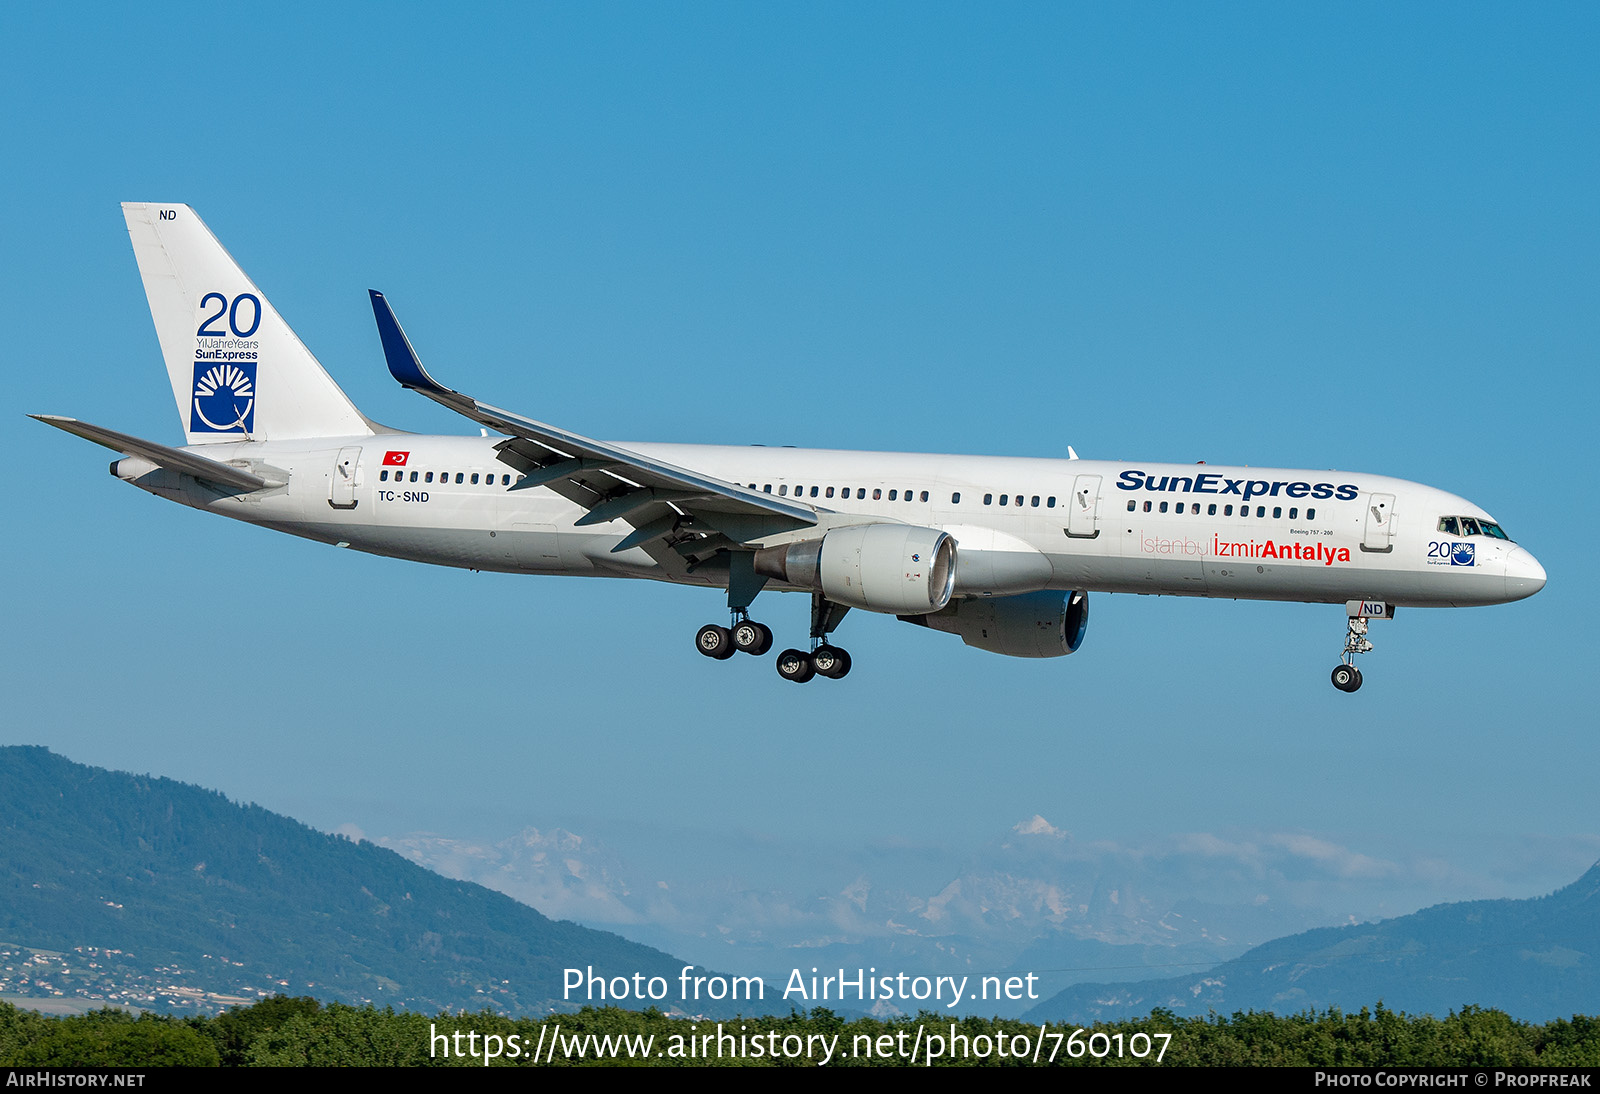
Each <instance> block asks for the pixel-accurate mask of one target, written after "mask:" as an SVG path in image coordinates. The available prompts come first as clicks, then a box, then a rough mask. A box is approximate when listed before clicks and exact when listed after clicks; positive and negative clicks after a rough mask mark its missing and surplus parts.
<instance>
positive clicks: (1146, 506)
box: [1144, 502, 1150, 513]
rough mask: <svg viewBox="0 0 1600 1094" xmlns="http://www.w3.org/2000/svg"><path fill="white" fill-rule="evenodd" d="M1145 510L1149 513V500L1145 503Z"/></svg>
mask: <svg viewBox="0 0 1600 1094" xmlns="http://www.w3.org/2000/svg"><path fill="white" fill-rule="evenodd" d="M1144 511H1145V512H1146V513H1148V512H1149V511H1150V503H1149V502H1145V503H1144Z"/></svg>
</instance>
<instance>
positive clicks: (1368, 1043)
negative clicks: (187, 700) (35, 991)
mask: <svg viewBox="0 0 1600 1094" xmlns="http://www.w3.org/2000/svg"><path fill="white" fill-rule="evenodd" d="M919 1027H920V1028H921V1035H922V1040H921V1043H922V1044H923V1045H924V1046H926V1045H927V1044H928V1043H929V1042H930V1040H931V1039H932V1038H934V1037H937V1038H941V1039H942V1043H943V1044H944V1046H945V1047H944V1049H943V1053H942V1055H941V1056H940V1057H939V1058H937V1059H936V1060H935V1061H934V1062H935V1064H936V1065H937V1066H941V1067H951V1066H955V1067H961V1066H968V1067H1025V1066H1031V1065H1033V1064H1034V1063H1035V1060H1034V1058H1033V1054H1032V1046H1042V1051H1040V1052H1039V1055H1038V1059H1037V1063H1039V1064H1053V1066H1057V1067H1063V1066H1111V1067H1115V1066H1129V1067H1155V1066H1161V1065H1178V1066H1198V1067H1216V1066H1228V1067H1240V1066H1243V1067H1259V1066H1272V1067H1312V1066H1318V1067H1330V1066H1331V1067H1461V1068H1465V1067H1489V1066H1498V1067H1595V1066H1600V1020H1597V1019H1594V1018H1589V1017H1585V1016H1581V1015H1580V1016H1575V1017H1573V1018H1571V1019H1560V1020H1557V1021H1553V1022H1549V1023H1547V1024H1544V1025H1531V1024H1529V1023H1526V1022H1519V1021H1517V1020H1515V1019H1513V1018H1511V1017H1510V1016H1508V1015H1506V1014H1505V1013H1504V1012H1502V1011H1497V1010H1487V1009H1483V1008H1480V1007H1471V1006H1469V1007H1463V1008H1462V1009H1460V1010H1459V1011H1455V1012H1452V1013H1451V1014H1449V1015H1448V1016H1447V1017H1445V1018H1434V1017H1431V1016H1429V1015H1422V1016H1410V1015H1406V1014H1402V1013H1400V1012H1398V1011H1393V1010H1390V1009H1388V1008H1387V1007H1385V1006H1384V1005H1383V1004H1381V1003H1380V1004H1378V1005H1377V1006H1376V1007H1375V1008H1372V1009H1368V1008H1365V1007H1363V1008H1362V1009H1361V1010H1360V1011H1359V1012H1356V1013H1346V1012H1343V1011H1340V1010H1338V1009H1336V1008H1335V1009H1329V1010H1325V1011H1321V1012H1313V1011H1306V1012H1303V1013H1300V1014H1293V1015H1286V1016H1278V1015H1275V1014H1271V1013H1268V1012H1265V1011H1245V1012H1240V1013H1236V1014H1233V1015H1231V1016H1222V1015H1217V1014H1212V1015H1208V1016H1206V1017H1204V1018H1199V1017H1194V1018H1189V1017H1179V1016H1176V1015H1174V1014H1173V1013H1172V1012H1171V1011H1165V1010H1160V1009H1157V1010H1154V1011H1152V1012H1151V1013H1150V1015H1149V1016H1148V1017H1146V1018H1141V1019H1138V1020H1133V1021H1125V1022H1102V1023H1097V1024H1096V1025H1094V1026H1092V1027H1086V1028H1083V1029H1081V1030H1080V1029H1078V1028H1077V1027H1073V1026H1063V1025H1051V1026H1049V1027H1047V1029H1046V1031H1045V1033H1046V1037H1045V1039H1044V1040H1043V1041H1041V1040H1040V1038H1039V1032H1040V1031H1039V1027H1038V1026H1037V1025H1029V1024H1027V1023H1025V1022H1021V1021H1015V1020H1011V1019H999V1018H976V1017H965V1018H952V1017H951V1016H949V1015H943V1014H932V1013H926V1012H924V1013H922V1014H919V1015H916V1016H914V1017H909V1018H896V1019H890V1020H883V1019H877V1018H858V1019H855V1020H853V1021H845V1020H844V1019H842V1018H840V1017H839V1016H837V1015H835V1014H834V1013H832V1012H831V1011H828V1010H826V1009H823V1008H820V1007H819V1008H817V1009H815V1010H812V1011H811V1012H809V1013H801V1012H795V1011H791V1012H790V1013H789V1014H787V1015H783V1016H770V1015H768V1016H759V1017H753V1018H733V1019H730V1020H725V1021H723V1022H722V1023H721V1024H720V1026H719V1023H718V1022H717V1021H716V1020H715V1019H710V1020H708V1019H704V1018H696V1019H689V1018H672V1017H668V1016H667V1015H665V1014H662V1013H661V1012H660V1011H659V1010H655V1009H653V1008H652V1009H649V1010H645V1011H626V1010H620V1009H618V1008H616V1007H599V1008H595V1007H586V1008H584V1009H583V1010H581V1011H579V1012H577V1013H575V1014H561V1015H554V1016H551V1017H549V1018H545V1019H532V1018H520V1019H512V1018H507V1017H505V1016H503V1015H497V1014H493V1013H491V1012H488V1011H483V1012H480V1013H478V1014H450V1013H448V1012H447V1013H442V1014H438V1015H435V1016H431V1017H430V1016H427V1015H422V1014H411V1013H406V1012H403V1011H399V1012H397V1011H394V1010H392V1009H389V1008H384V1009H382V1010H379V1009H376V1008H374V1007H370V1006H368V1007H351V1006H346V1005H344V1004H339V1003H334V1004H330V1005H328V1006H325V1007H324V1006H321V1005H319V1004H318V1003H317V1002H316V1001H315V1000H312V999H305V998H300V999H290V998H287V997H285V996H277V997H275V998H272V999H266V1000H263V1001H262V1002H260V1003H257V1004H255V1005H254V1006H251V1007H241V1008H237V1009H235V1010H232V1011H229V1012H228V1013H227V1014H224V1015H219V1016H217V1017H215V1018H191V1019H188V1020H185V1021H178V1020H174V1019H170V1018H159V1017H155V1016H151V1015H144V1016H142V1017H139V1018H134V1017H133V1016H132V1015H130V1014H128V1013H126V1012H124V1011H115V1010H105V1011H97V1012H95V1013H93V1014H88V1015H82V1016H79V1017H75V1018H45V1017H41V1016H39V1015H34V1014H29V1013H27V1012H22V1011H18V1010H16V1009H15V1008H12V1007H4V1006H0V1065H9V1066H52V1065H56V1066H60V1065H78V1066H84V1065H88V1066H114V1067H127V1066H136V1065H138V1066H163V1065H176V1064H209V1065H215V1064H217V1063H218V1062H219V1061H220V1062H222V1063H225V1064H228V1065H230V1066H256V1067H297V1066H299V1067H304V1066H313V1067H417V1066H435V1067H483V1066H485V1056H489V1057H490V1059H489V1060H488V1064H489V1065H490V1066H499V1067H506V1066H529V1065H532V1064H534V1063H537V1064H539V1065H543V1066H556V1067H565V1066H585V1065H589V1066H592V1065H596V1064H599V1065H603V1066H623V1065H629V1064H632V1065H645V1066H673V1065H688V1066H696V1067H701V1066H706V1065H712V1066H756V1067H773V1066H777V1067H815V1066H817V1065H818V1064H820V1063H822V1062H823V1060H824V1058H825V1053H824V1050H823V1049H822V1048H821V1047H820V1046H822V1045H823V1044H824V1043H832V1044H833V1045H834V1046H835V1048H834V1053H833V1056H832V1058H831V1060H829V1061H828V1062H829V1066H830V1067H861V1066H888V1067H905V1066H919V1067H920V1066H925V1065H926V1059H925V1058H920V1057H919V1058H918V1059H916V1060H913V1059H911V1058H910V1050H911V1049H912V1048H913V1046H915V1045H916V1044H917V1043H918V1029H919ZM1074 1034H1076V1037H1075V1038H1074ZM1091 1034H1093V1035H1096V1038H1095V1040H1094V1041H1092V1042H1091V1041H1090V1040H1089V1037H1090V1035H1091ZM1136 1034H1137V1035H1141V1037H1142V1038H1145V1039H1136V1038H1135V1035H1136ZM1160 1034H1170V1035H1171V1041H1170V1043H1168V1044H1167V1046H1166V1048H1165V1051H1164V1055H1163V1058H1162V1060H1161V1062H1160V1064H1158V1063H1157V1060H1156V1055H1157V1050H1158V1049H1159V1046H1160V1042H1161V1038H1160V1037H1159V1036H1158V1035H1160ZM769 1036H770V1037H771V1038H773V1039H775V1041H776V1042H779V1043H781V1042H783V1040H784V1039H785V1038H788V1039H789V1043H790V1044H792V1045H796V1046H799V1045H804V1046H805V1050H804V1051H801V1052H800V1053H799V1054H798V1055H785V1054H782V1053H780V1054H778V1055H777V1056H774V1055H772V1054H771V1053H767V1052H755V1051H751V1050H750V1047H749V1046H750V1045H751V1044H753V1043H754V1042H756V1041H763V1043H771V1042H768V1041H766V1040H765V1039H766V1038H768V1037H769ZM719 1038H722V1039H723V1040H722V1044H724V1045H726V1046H733V1045H735V1044H736V1045H737V1046H738V1047H736V1048H734V1047H728V1048H724V1049H723V1050H722V1051H721V1052H720V1054H719V1052H718V1049H717V1045H718V1042H719ZM601 1039H609V1040H608V1041H606V1044H607V1046H608V1047H609V1049H610V1051H609V1052H604V1051H600V1050H599V1049H598V1046H599V1045H600V1044H601ZM623 1039H627V1043H628V1044H630V1045H632V1046H633V1048H635V1049H636V1050H637V1049H640V1048H641V1046H643V1045H648V1046H649V1051H648V1052H645V1051H634V1052H632V1053H631V1054H630V1053H629V1052H628V1051H627V1050H626V1049H625V1048H624V1047H623ZM958 1044H959V1045H961V1046H963V1047H962V1048H956V1047H954V1046H956V1045H958ZM1019 1044H1020V1045H1026V1046H1029V1050H1028V1051H1027V1052H1025V1053H1019V1052H1018V1051H1017V1049H1016V1046H1017V1045H1019ZM1074 1044H1075V1045H1076V1051H1073V1050H1071V1049H1069V1048H1068V1046H1069V1045H1074ZM486 1045H493V1046H495V1051H494V1052H490V1053H486V1052H485V1051H484V1047H485V1046H486ZM1000 1045H1009V1046H1010V1047H1009V1048H1008V1049H1006V1050H1005V1051H997V1047H998V1046H1000ZM1090 1045H1093V1046H1095V1048H1093V1049H1089V1048H1088V1047H1087V1046H1090ZM1113 1045H1118V1046H1122V1047H1121V1048H1120V1049H1117V1050H1114V1051H1113V1050H1110V1047H1111V1046H1113ZM512 1046H520V1047H519V1048H518V1049H517V1050H516V1051H512ZM535 1046H544V1047H543V1049H542V1050H541V1051H540V1052H539V1056H538V1059H537V1061H535V1060H534V1059H533V1052H534V1048H535ZM708 1046H709V1047H708ZM1146 1046H1148V1050H1147V1051H1144V1052H1143V1053H1142V1054H1140V1053H1139V1051H1138V1050H1139V1049H1144V1048H1146ZM858 1047H859V1049H860V1051H857V1049H858ZM1130 1049H1132V1050H1131V1051H1130ZM469 1050H470V1051H469ZM1052 1050H1054V1053H1055V1059H1054V1061H1051V1060H1050V1055H1051V1052H1052Z"/></svg>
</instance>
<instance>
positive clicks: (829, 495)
mask: <svg viewBox="0 0 1600 1094" xmlns="http://www.w3.org/2000/svg"><path fill="white" fill-rule="evenodd" d="M826 496H827V497H830V498H831V497H833V487H831V486H830V487H828V493H827V494H826Z"/></svg>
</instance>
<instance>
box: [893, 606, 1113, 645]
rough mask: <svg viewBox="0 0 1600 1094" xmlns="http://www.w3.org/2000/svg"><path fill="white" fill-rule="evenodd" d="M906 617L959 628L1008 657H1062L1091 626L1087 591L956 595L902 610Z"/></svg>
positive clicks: (973, 641)
mask: <svg viewBox="0 0 1600 1094" xmlns="http://www.w3.org/2000/svg"><path fill="white" fill-rule="evenodd" d="M900 618H901V619H904V620H905V621H906V622H907V623H916V624H917V625H918V626H923V627H932V628H933V629H934V630H936V631H944V632H946V633H948V634H959V635H960V636H961V641H963V642H965V643H966V644H967V645H969V646H976V647H977V648H978V649H980V650H988V651H989V652H990V653H1003V654H1005V655H1006V656H1007V657H1065V656H1066V655H1067V654H1069V653H1073V652H1075V651H1076V650H1077V648H1078V647H1079V646H1081V645H1082V644H1083V634H1084V631H1086V630H1088V628H1089V594H1088V593H1079V592H1072V593H1058V592H1042V593H1027V594H1025V595H1023V596H997V597H974V598H970V599H965V600H957V601H954V602H953V603H951V604H950V606H949V607H947V608H945V609H944V610H943V611H940V612H934V613H932V614H929V615H916V616H913V615H902V616H901V617H900Z"/></svg>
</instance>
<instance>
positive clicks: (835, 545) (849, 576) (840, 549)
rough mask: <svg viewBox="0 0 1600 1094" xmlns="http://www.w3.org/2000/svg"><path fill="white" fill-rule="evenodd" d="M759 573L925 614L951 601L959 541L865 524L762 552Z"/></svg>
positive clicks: (839, 597) (830, 594) (895, 610)
mask: <svg viewBox="0 0 1600 1094" xmlns="http://www.w3.org/2000/svg"><path fill="white" fill-rule="evenodd" d="M755 568H756V573H758V574H763V575H765V576H767V577H772V578H777V579H778V580H779V581H783V582H786V583H787V584H790V585H796V586H798V587H800V588H802V589H810V590H811V591H812V592H820V593H821V594H822V595H823V596H825V597H827V598H828V599H829V600H831V601H833V602H834V603H835V604H843V605H845V606H846V607H850V608H862V609H865V610H866V611H869V612H885V613H888V614H891V615H925V614H927V613H930V612H937V611H939V610H941V609H942V608H944V606H945V605H946V604H948V603H950V594H951V592H952V591H953V590H954V588H955V579H956V541H955V540H954V539H952V538H951V537H950V536H949V535H948V534H947V533H945V532H941V531H939V530H938V529H935V528H918V527H915V526H913V525H909V524H860V525H853V526H851V527H848V528H835V529H834V530H833V531H831V532H829V533H828V534H827V535H825V536H823V537H822V538H821V539H812V540H805V541H803V542H801V543H790V544H787V545H785V546H782V547H767V548H764V549H762V550H760V551H757V552H756V557H755Z"/></svg>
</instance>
